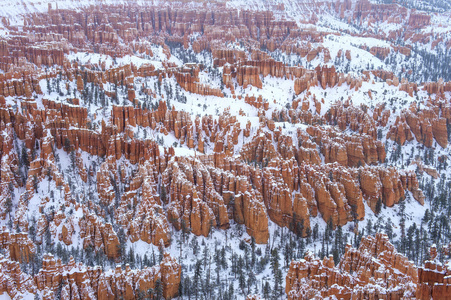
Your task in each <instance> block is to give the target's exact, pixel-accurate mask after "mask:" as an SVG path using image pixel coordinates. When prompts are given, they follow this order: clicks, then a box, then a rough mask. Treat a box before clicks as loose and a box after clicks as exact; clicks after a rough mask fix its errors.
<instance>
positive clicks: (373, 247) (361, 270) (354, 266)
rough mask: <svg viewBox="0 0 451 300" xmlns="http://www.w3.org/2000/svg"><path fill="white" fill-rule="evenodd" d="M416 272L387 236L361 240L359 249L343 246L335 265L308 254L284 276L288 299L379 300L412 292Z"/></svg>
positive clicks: (327, 260) (332, 262) (291, 265)
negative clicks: (377, 299)
mask: <svg viewBox="0 0 451 300" xmlns="http://www.w3.org/2000/svg"><path fill="white" fill-rule="evenodd" d="M417 282H418V275H417V269H416V268H415V267H414V265H413V264H412V263H411V262H409V261H408V260H407V258H406V257H404V256H403V255H401V254H399V253H397V252H396V249H395V248H394V246H393V245H392V244H390V242H389V241H388V238H387V236H386V235H383V234H376V237H375V238H374V237H372V236H368V237H366V238H363V239H362V242H361V243H360V246H359V248H358V249H354V248H351V247H350V246H349V245H348V246H347V247H346V252H345V254H344V256H343V257H342V259H341V261H340V263H339V264H338V266H335V265H334V261H333V259H332V257H329V258H324V259H323V260H322V261H321V260H319V259H318V258H315V257H314V256H313V255H312V254H311V253H308V254H307V255H306V257H305V260H301V261H298V262H295V261H293V262H291V264H290V268H289V270H288V274H287V277H286V287H285V291H286V293H287V295H288V299H313V298H315V299H321V298H325V297H337V298H343V299H354V298H358V299H362V298H366V297H368V298H370V299H373V298H381V297H390V299H400V297H403V296H408V295H411V294H413V293H415V286H416V283H417Z"/></svg>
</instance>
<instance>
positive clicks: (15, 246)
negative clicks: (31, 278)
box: [0, 228, 36, 263]
mask: <svg viewBox="0 0 451 300" xmlns="http://www.w3.org/2000/svg"><path fill="white" fill-rule="evenodd" d="M0 247H1V248H2V249H8V251H9V258H10V259H11V260H14V261H18V262H20V263H29V262H31V259H32V257H33V256H34V254H35V252H36V247H35V245H34V244H33V242H32V241H31V240H30V239H29V238H28V235H27V234H26V233H24V232H21V233H11V234H10V233H9V232H8V231H5V228H3V230H2V231H1V232H0Z"/></svg>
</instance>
